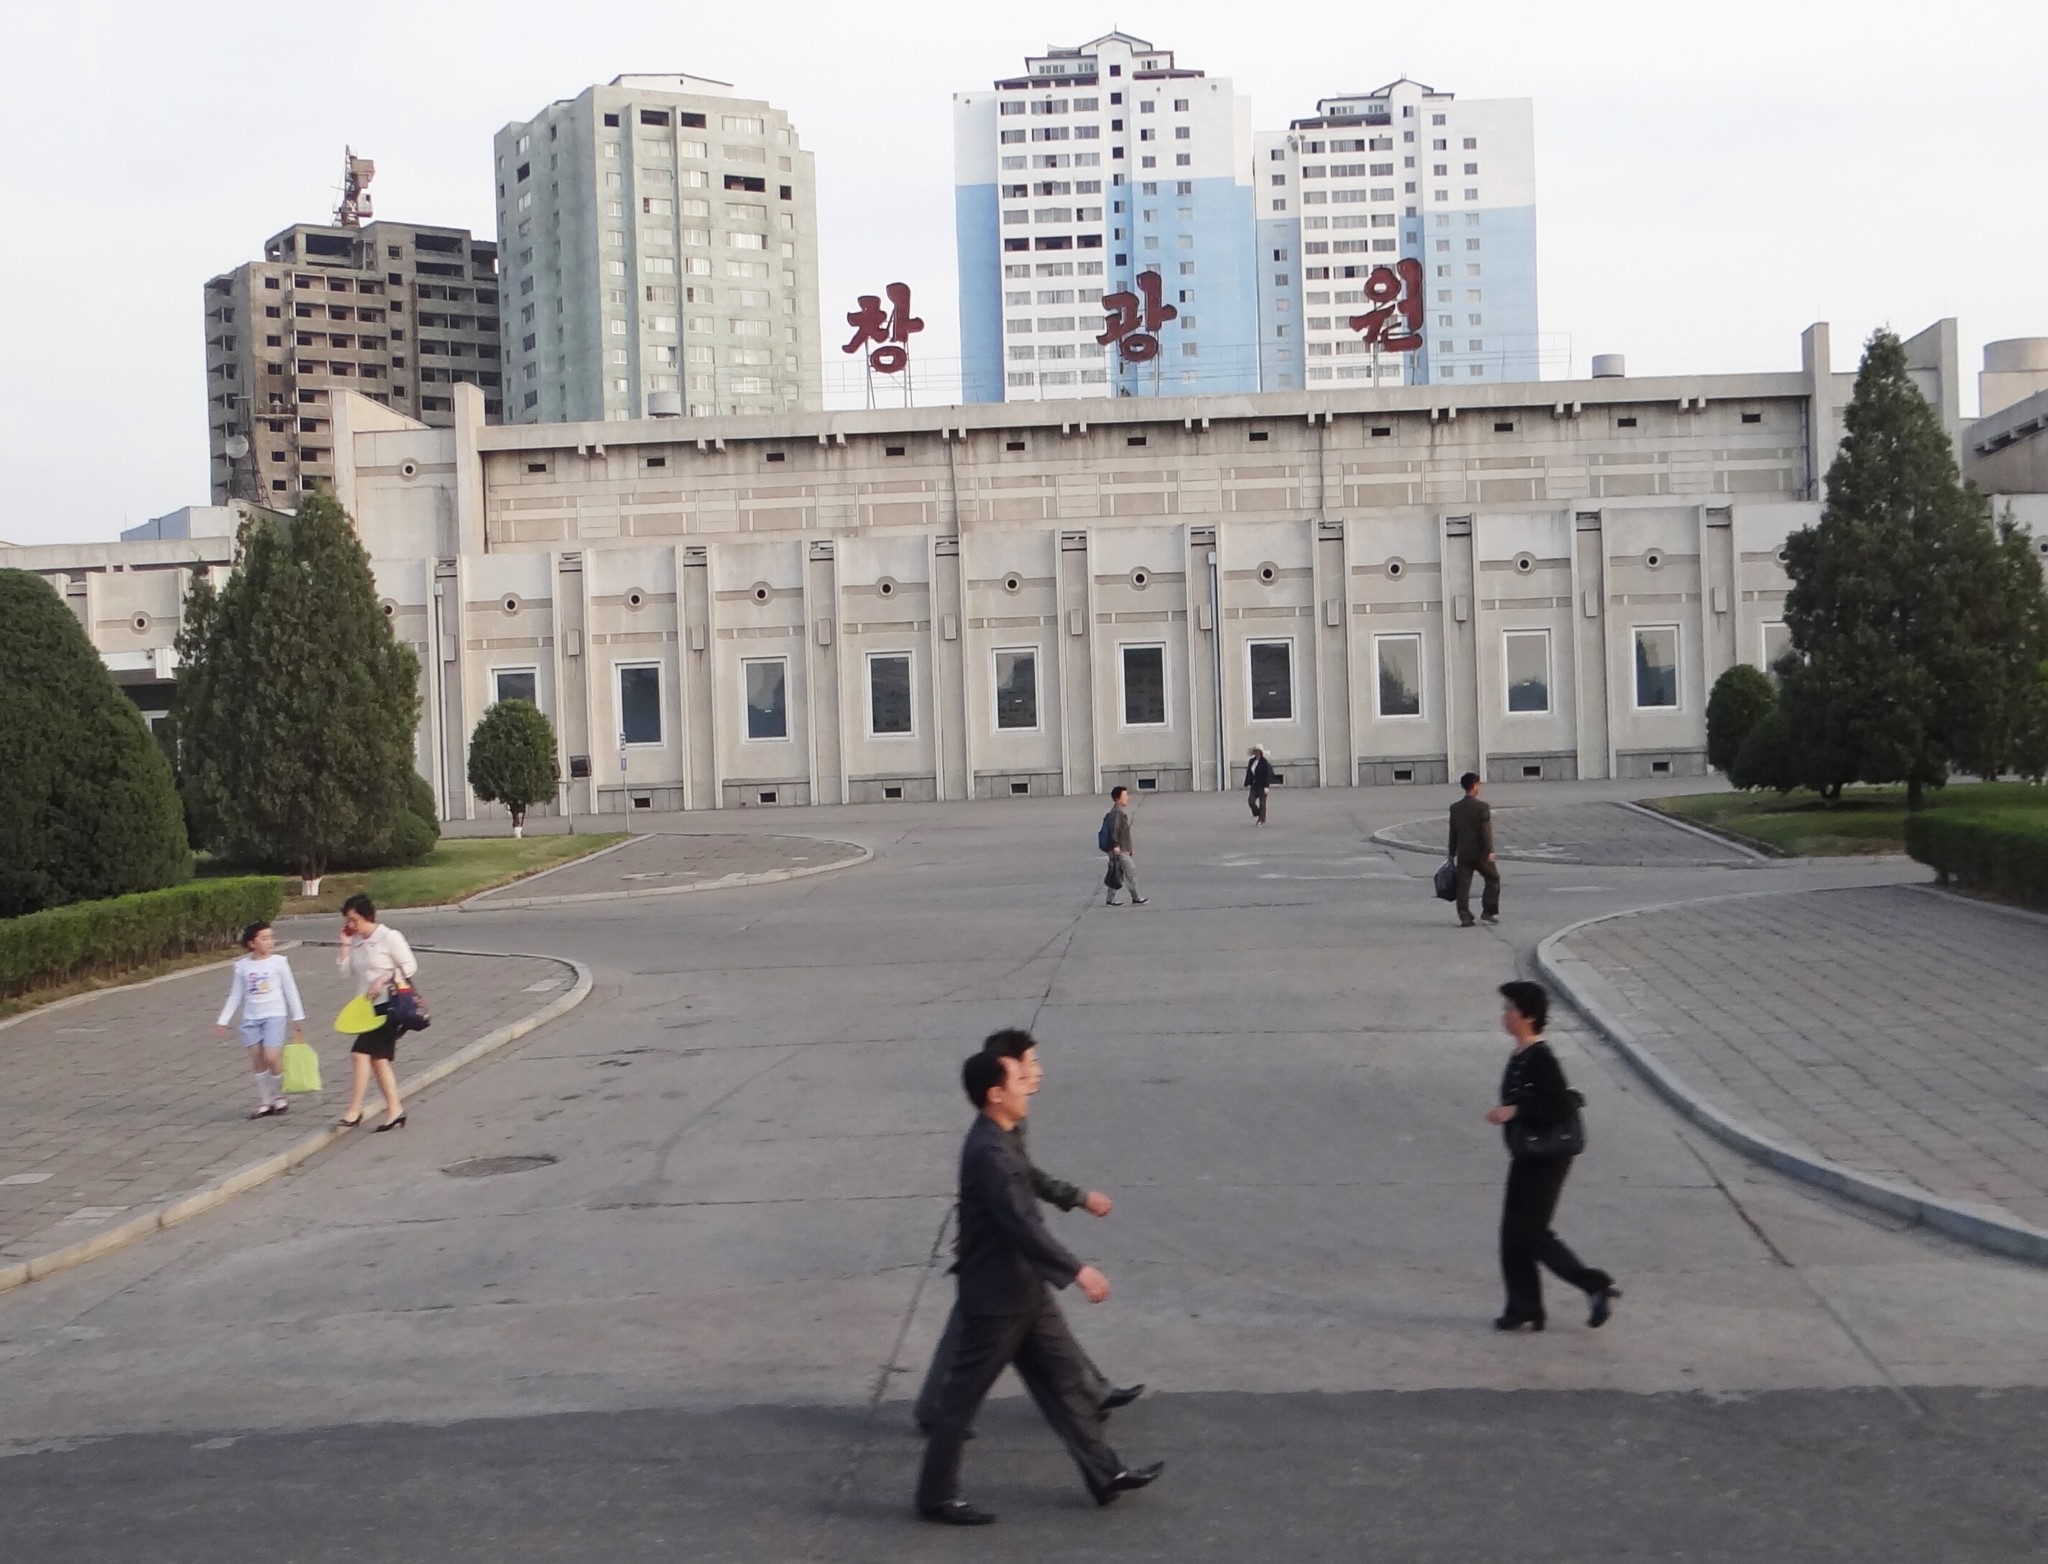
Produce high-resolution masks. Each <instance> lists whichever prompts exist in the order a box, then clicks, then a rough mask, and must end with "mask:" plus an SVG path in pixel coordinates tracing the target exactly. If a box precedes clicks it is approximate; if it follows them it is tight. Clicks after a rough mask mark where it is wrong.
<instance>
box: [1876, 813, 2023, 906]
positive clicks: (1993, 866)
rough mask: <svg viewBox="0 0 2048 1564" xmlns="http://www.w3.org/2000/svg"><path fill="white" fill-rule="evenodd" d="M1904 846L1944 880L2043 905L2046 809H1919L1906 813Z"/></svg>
mask: <svg viewBox="0 0 2048 1564" xmlns="http://www.w3.org/2000/svg"><path fill="white" fill-rule="evenodd" d="M1906 851H1907V852H1908V853H1909V854H1911V855H1912V856H1913V857H1914V858H1916V859H1918V860H1919V861H1920V862H1921V863H1924V864H1926V865H1927V866H1928V867H1929V868H1931V869H1932V870H1934V872H1935V874H1936V875H1938V876H1939V877H1940V878H1941V881H1942V883H1943V884H1947V883H1948V882H1949V881H1950V880H1955V881H1957V882H1959V883H1960V884H1962V885H1964V886H1966V887H1967V888H1968V889H1970V890H1973V891H1991V892H1993V893H1995V894H1997V895H2000V896H2005V897H2009V898H2011V899H2012V900H2013V901H2019V902H2025V903H2027V904H2028V905H2029V906H2033V907H2040V908H2044V909H2048V810H2042V811H2039V812H2036V811H2032V810H2024V809H2006V810H1987V811H1985V812H1984V813H1982V814H1978V813H1975V812H1973V811H1970V810H1967V809H1955V808H1948V809H1923V810H1921V811H1920V812H1919V813H1917V814H1909V815H1908V816H1906Z"/></svg>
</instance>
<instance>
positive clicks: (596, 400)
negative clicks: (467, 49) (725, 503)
mask: <svg viewBox="0 0 2048 1564" xmlns="http://www.w3.org/2000/svg"><path fill="white" fill-rule="evenodd" d="M494 168H495V173H496V179H497V190H498V242H499V248H500V251H501V253H502V256H503V261H504V274H505V292H504V301H503V307H502V310H501V312H500V320H501V322H502V325H503V335H504V340H505V349H506V365H507V368H506V396H505V408H506V417H507V419H508V420H509V421H511V422H514V423H527V424H533V423H561V422H565V421H591V422H595V421H601V420H612V421H616V420H620V419H633V418H643V417H647V416H650V415H654V414H665V413H678V414H688V415H689V416H691V417H698V418H708V417H712V416H714V415H716V416H729V415H732V414H738V413H790V412H797V411H801V410H804V409H809V408H815V407H818V406H820V405H821V404H822V400H823V376H822V371H821V369H820V366H819V337H818V213H817V195H816V181H815V178H814V175H813V171H812V159H811V154H810V153H809V152H807V151H805V150H804V148H803V147H802V146H801V145H800V144H799V142H798V139H797V133H796V129H795V127H794V126H792V125H791V124H790V122H789V116H788V115H787V114H786V113H784V112H783V111H782V110H781V109H778V108H776V107H774V105H772V104H769V103H764V102H762V101H760V100H759V99H754V98H740V97H735V96H734V95H733V90H732V88H731V86H730V85H729V84H728V83H725V82H719V81H710V80H707V79H705V78H703V77H697V76H682V75H668V76H658V75H640V76H620V77H616V78H615V79H614V80H613V81H612V82H611V83H610V84H609V85H608V86H602V87H591V88H589V89H588V90H587V91H585V92H584V93H582V94H581V95H580V96H579V97H575V98H571V99H568V100H566V101H563V102H559V103H554V104H550V105H549V106H548V107H547V108H546V109H544V110H542V111H541V112H540V113H539V114H537V115H535V116H534V117H533V118H532V119H530V120H522V121H519V122H517V123H515V124H511V125H507V126H506V127H505V128H504V129H503V130H501V131H499V132H498V135H497V141H496V146H495V152H494Z"/></svg>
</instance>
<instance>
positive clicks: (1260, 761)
mask: <svg viewBox="0 0 2048 1564" xmlns="http://www.w3.org/2000/svg"><path fill="white" fill-rule="evenodd" d="M1272 785H1273V762H1272V761H1270V760H1268V759H1267V758H1266V747H1265V746H1264V745H1263V744H1254V745H1253V746H1252V755H1251V759H1250V760H1248V761H1247V762H1245V768H1244V788H1245V801H1246V802H1247V803H1249V804H1250V805H1251V806H1252V823H1253V824H1254V825H1264V824H1265V823H1266V791H1267V789H1269V788H1270V787H1272Z"/></svg>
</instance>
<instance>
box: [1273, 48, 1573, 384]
mask: <svg viewBox="0 0 2048 1564" xmlns="http://www.w3.org/2000/svg"><path fill="white" fill-rule="evenodd" d="M1255 166H1256V168H1257V184H1258V188H1257V197H1258V230H1259V239H1258V244H1259V324H1260V359H1261V363H1260V371H1261V377H1262V383H1263V384H1264V386H1265V387H1266V389H1268V390H1302V389H1308V390H1314V389H1318V388H1320V387H1323V386H1325V385H1333V386H1334V385H1342V384H1344V383H1346V382H1351V383H1354V384H1357V383H1362V384H1366V385H1373V384H1379V385H1400V384H1408V385H1431V384H1434V385H1444V384H1448V383H1451V382H1462V381H1471V380H1491V381H1524V380H1536V379H1540V378H1541V376H1542V373H1543V369H1544V367H1545V366H1544V363H1543V359H1544V354H1543V351H1542V338H1541V335H1540V332H1539V328H1538V321H1537V298H1536V154H1535V115H1534V109H1533V106H1532V105H1531V103H1530V101H1529V100H1528V99H1527V98H1500V99H1460V98H1458V97H1457V96H1456V95H1455V94H1453V93H1448V92H1438V91H1436V90H1435V89H1434V88H1430V87H1425V86H1423V85H1422V84H1421V83H1419V82H1412V81H1408V80H1406V79H1403V80H1400V81H1394V82H1390V83H1388V84H1387V85H1386V86H1384V87H1381V88H1379V89H1378V90H1377V91H1375V92H1368V93H1357V94H1352V95H1350V96H1347V97H1339V98H1325V99H1323V100H1322V101H1321V102H1319V103H1318V104H1317V105H1316V112H1315V114H1314V115H1312V116H1310V117H1308V118H1305V119H1298V120H1295V121H1294V122H1293V123H1292V124H1291V125H1290V126H1289V127H1288V129H1287V131H1286V132H1285V133H1284V134H1275V135H1262V136H1260V137H1259V138H1258V145H1257V148H1256V153H1255ZM1404 262H1407V263H1411V264H1412V267H1413V271H1412V273H1411V274H1410V276H1402V275H1401V272H1400V268H1401V266H1402V263H1404ZM1381 267H1385V268H1387V269H1388V271H1389V273H1390V274H1391V275H1393V276H1394V277H1395V278H1396V279H1397V280H1399V281H1400V282H1401V283H1402V284H1403V294H1402V297H1401V299H1400V301H1399V303H1400V304H1407V303H1409V301H1410V300H1411V299H1412V300H1413V306H1414V313H1413V316H1412V318H1404V316H1403V314H1402V313H1401V311H1400V309H1399V307H1398V305H1397V308H1396V312H1395V313H1394V314H1393V315H1392V316H1391V317H1389V321H1388V325H1389V327H1390V328H1394V329H1395V332H1398V330H1399V328H1403V327H1406V326H1410V325H1412V327H1413V330H1412V331H1410V332H1405V333H1401V334H1405V335H1408V336H1411V337H1412V336H1419V337H1420V338H1421V345H1420V347H1419V348H1417V349H1415V350H1412V351H1397V350H1394V349H1392V348H1389V347H1387V346H1385V345H1379V344H1375V342H1373V341H1372V340H1369V333H1365V332H1361V331H1360V330H1359V329H1356V328H1354V327H1353V326H1352V321H1353V320H1354V319H1356V318H1359V317H1361V316H1363V315H1365V314H1367V313H1368V312H1369V311H1371V310H1372V309H1374V308H1375V306H1376V304H1377V303H1378V302H1380V301H1379V300H1377V299H1368V297H1367V293H1366V288H1367V282H1368V279H1370V278H1371V277H1372V276H1373V274H1374V272H1375V271H1376V270H1377V269H1379V268H1381ZM1415 287H1419V288H1420V289H1421V296H1420V297H1419V298H1415V297H1414V295H1413V292H1412V290H1413V288H1415ZM1390 334H1394V333H1392V332H1390ZM1376 346H1377V348H1378V350H1377V351H1375V348H1376Z"/></svg>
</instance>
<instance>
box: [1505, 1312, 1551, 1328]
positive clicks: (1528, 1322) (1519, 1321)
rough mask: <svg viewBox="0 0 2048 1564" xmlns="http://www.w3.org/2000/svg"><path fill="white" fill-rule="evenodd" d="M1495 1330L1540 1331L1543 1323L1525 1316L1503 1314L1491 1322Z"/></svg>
mask: <svg viewBox="0 0 2048 1564" xmlns="http://www.w3.org/2000/svg"><path fill="white" fill-rule="evenodd" d="M1493 1328H1494V1329H1495V1330H1532V1331H1536V1330H1541V1329H1543V1322H1542V1321H1541V1320H1539V1319H1532V1318H1531V1317H1530V1316H1528V1315H1526V1314H1503V1315H1502V1316H1501V1317H1500V1318H1499V1319H1497V1320H1495V1321H1494V1322H1493Z"/></svg>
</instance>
